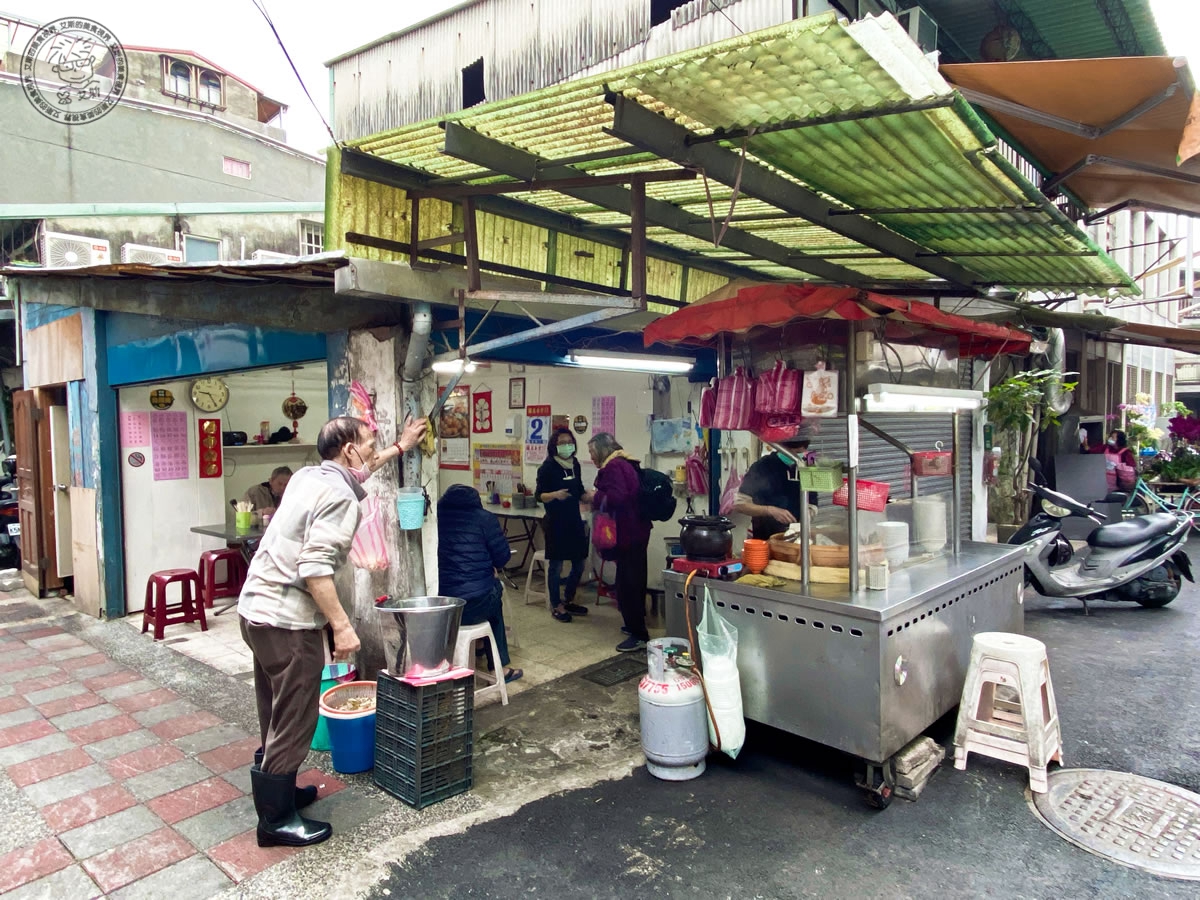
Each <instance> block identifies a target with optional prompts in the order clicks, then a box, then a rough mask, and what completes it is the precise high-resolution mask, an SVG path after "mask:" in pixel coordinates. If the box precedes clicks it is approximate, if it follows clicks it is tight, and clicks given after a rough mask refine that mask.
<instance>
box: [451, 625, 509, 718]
mask: <svg viewBox="0 0 1200 900" xmlns="http://www.w3.org/2000/svg"><path fill="white" fill-rule="evenodd" d="M481 638H486V639H487V640H489V641H491V644H492V664H493V665H494V666H495V667H496V670H495V671H494V672H481V671H478V670H476V671H475V674H476V675H477V676H479V677H480V678H482V679H483V680H484V681H486V682H488V685H487V687H481V688H476V690H475V702H476V703H478V702H479V701H480V700H483V699H486V698H487V697H490V696H492V695H493V694H499V695H500V703H501V705H503V706H508V685H507V684H505V682H504V664H503V663H501V662H500V648H499V647H498V646H497V644H496V635H495V634H494V633H493V632H492V626H491V625H489V624H488V623H487V622H480V623H479V624H478V625H463V626H461V627H460V628H459V629H458V642H457V643H456V644H455V645H454V667H455V668H456V669H459V668H474V666H475V659H474V656H475V653H474V647H475V642H476V641H477V640H480V639H481Z"/></svg>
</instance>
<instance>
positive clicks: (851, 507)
mask: <svg viewBox="0 0 1200 900" xmlns="http://www.w3.org/2000/svg"><path fill="white" fill-rule="evenodd" d="M856 332H857V329H856V328H855V324H854V323H853V322H848V323H847V328H846V379H845V380H846V432H847V433H846V443H847V445H848V446H855V447H857V446H858V435H857V434H850V431H851V430H854V431H857V430H858V378H857V375H858V372H857V369H858V347H857V346H856V344H855V337H856ZM847 462H848V463H849V464H850V465H849V466H847V468H846V484H847V488H846V493H847V499H846V514H847V515H848V516H849V517H850V585H849V587H850V593H851V594H856V593H858V459H857V458H854V459H849V460H847ZM804 549H805V553H807V552H808V547H807V546H805V548H804Z"/></svg>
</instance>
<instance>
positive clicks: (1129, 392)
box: [1125, 366, 1137, 403]
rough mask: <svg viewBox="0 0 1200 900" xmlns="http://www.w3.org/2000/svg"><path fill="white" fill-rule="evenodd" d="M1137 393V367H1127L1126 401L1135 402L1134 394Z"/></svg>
mask: <svg viewBox="0 0 1200 900" xmlns="http://www.w3.org/2000/svg"><path fill="white" fill-rule="evenodd" d="M1135 394H1137V369H1135V368H1134V367H1133V366H1126V367H1125V402H1126V403H1133V402H1134V395H1135Z"/></svg>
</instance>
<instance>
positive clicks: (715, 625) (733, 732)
mask: <svg viewBox="0 0 1200 900" xmlns="http://www.w3.org/2000/svg"><path fill="white" fill-rule="evenodd" d="M696 643H697V644H698V645H699V647H700V663H701V666H700V668H701V671H702V672H703V673H704V689H705V691H706V692H707V694H708V703H709V706H710V707H711V708H712V711H711V713H710V715H709V719H708V739H709V740H710V741H711V742H712V745H713V746H714V747H716V748H717V749H718V750H720V751H721V752H722V753H726V754H728V755H729V757H730V758H731V759H737V755H738V754H739V753H740V752H741V750H742V744H744V743H745V742H746V719H745V717H744V716H743V714H742V682H741V678H740V677H739V675H738V667H737V629H736V628H734V627H733V626H732V625H730V624H729V623H728V622H727V621H726V620H725V617H724V616H722V615H721V613H720V612H718V611H717V606H716V604H715V603H713V599H712V594H711V593H710V592H709V589H708V585H707V584H706V585H705V586H704V615H703V616H702V617H701V619H700V626H699V627H698V628H697V629H696Z"/></svg>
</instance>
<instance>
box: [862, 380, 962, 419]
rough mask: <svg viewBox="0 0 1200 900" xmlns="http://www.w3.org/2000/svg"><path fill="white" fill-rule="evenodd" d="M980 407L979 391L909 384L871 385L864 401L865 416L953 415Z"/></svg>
mask: <svg viewBox="0 0 1200 900" xmlns="http://www.w3.org/2000/svg"><path fill="white" fill-rule="evenodd" d="M982 405H983V394H982V393H981V392H980V391H964V390H955V389H952V388H937V387H922V386H920V385H908V384H871V385H868V386H867V395H866V396H865V397H863V411H864V412H955V411H968V410H973V409H979V407H980V406H982Z"/></svg>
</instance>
